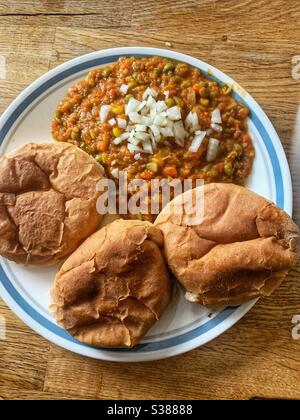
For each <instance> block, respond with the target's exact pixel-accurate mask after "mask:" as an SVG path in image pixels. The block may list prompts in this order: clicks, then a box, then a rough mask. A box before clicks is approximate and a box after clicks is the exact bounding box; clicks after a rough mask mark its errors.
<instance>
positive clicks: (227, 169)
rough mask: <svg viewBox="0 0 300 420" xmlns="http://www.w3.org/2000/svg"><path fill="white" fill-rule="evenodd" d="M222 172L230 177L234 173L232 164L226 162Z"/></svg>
mask: <svg viewBox="0 0 300 420" xmlns="http://www.w3.org/2000/svg"><path fill="white" fill-rule="evenodd" d="M224 172H225V174H226V175H227V176H232V175H233V172H234V167H233V164H232V162H227V163H225V165H224Z"/></svg>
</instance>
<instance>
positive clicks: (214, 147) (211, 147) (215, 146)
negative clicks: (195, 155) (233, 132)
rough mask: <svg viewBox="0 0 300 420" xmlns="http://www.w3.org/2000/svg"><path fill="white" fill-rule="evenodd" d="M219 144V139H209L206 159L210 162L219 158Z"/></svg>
mask: <svg viewBox="0 0 300 420" xmlns="http://www.w3.org/2000/svg"><path fill="white" fill-rule="evenodd" d="M219 145H220V142H219V140H217V139H214V138H213V137H211V138H210V139H209V143H208V148H207V154H206V160H207V161H208V162H213V161H214V160H215V159H216V158H217V156H218V153H219Z"/></svg>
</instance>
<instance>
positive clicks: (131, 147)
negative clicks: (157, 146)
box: [127, 143, 143, 153]
mask: <svg viewBox="0 0 300 420" xmlns="http://www.w3.org/2000/svg"><path fill="white" fill-rule="evenodd" d="M127 148H128V150H129V152H131V153H136V152H139V153H142V152H143V149H141V148H140V147H138V146H136V145H135V144H131V143H128V146H127Z"/></svg>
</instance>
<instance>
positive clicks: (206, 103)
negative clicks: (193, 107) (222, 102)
mask: <svg viewBox="0 0 300 420" xmlns="http://www.w3.org/2000/svg"><path fill="white" fill-rule="evenodd" d="M200 104H201V105H202V106H205V107H207V106H209V99H204V98H201V99H200Z"/></svg>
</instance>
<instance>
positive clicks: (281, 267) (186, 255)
mask: <svg viewBox="0 0 300 420" xmlns="http://www.w3.org/2000/svg"><path fill="white" fill-rule="evenodd" d="M200 188H203V187H200ZM182 198H183V201H182V202H187V203H190V202H192V200H196V190H191V191H188V192H187V193H185V194H184V195H183V196H181V200H182ZM177 200H178V198H177ZM172 209H174V201H173V203H170V204H169V205H168V207H167V208H166V209H165V210H164V212H163V213H162V214H161V215H160V216H159V217H158V218H157V220H156V222H155V225H156V226H157V227H159V228H160V229H161V231H162V232H163V235H164V241H165V255H166V258H167V261H168V264H169V266H170V268H171V270H172V272H173V274H174V275H175V277H176V278H177V279H178V280H179V282H180V283H181V284H182V285H183V287H184V288H185V289H186V291H187V293H186V298H187V299H188V300H190V301H192V302H195V303H201V304H203V305H207V306H211V307H220V306H224V305H231V306H236V305H240V304H242V303H244V302H246V301H249V300H251V299H253V298H257V297H261V296H269V295H270V294H271V293H272V292H273V291H274V290H275V288H277V287H278V286H279V285H280V284H281V282H282V281H283V279H284V277H285V276H286V274H287V272H288V271H289V269H291V268H292V267H293V266H294V265H295V263H296V261H297V252H298V240H299V229H298V227H297V226H296V225H295V223H294V222H293V221H292V219H291V218H290V217H289V216H288V214H287V213H285V212H284V211H283V210H281V209H279V208H277V207H276V206H275V205H274V204H273V203H271V202H270V201H268V200H266V199H265V198H263V197H261V196H259V195H258V194H255V193H253V192H251V191H250V190H248V189H246V188H244V187H239V186H236V185H233V184H209V185H205V187H204V218H203V220H198V221H196V223H195V224H194V223H193V225H192V226H191V225H189V222H188V220H190V218H189V217H186V215H185V214H181V215H179V214H175V212H174V210H172ZM177 213H178V212H177ZM182 213H184V212H182Z"/></svg>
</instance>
